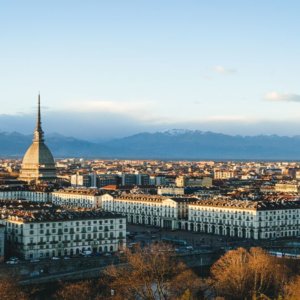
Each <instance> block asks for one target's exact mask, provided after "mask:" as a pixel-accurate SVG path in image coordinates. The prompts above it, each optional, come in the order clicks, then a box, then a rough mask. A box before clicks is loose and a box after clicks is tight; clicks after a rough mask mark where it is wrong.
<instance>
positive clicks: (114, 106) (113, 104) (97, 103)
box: [62, 100, 155, 121]
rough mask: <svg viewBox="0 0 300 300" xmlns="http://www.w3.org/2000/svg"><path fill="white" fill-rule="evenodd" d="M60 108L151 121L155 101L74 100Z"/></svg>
mask: <svg viewBox="0 0 300 300" xmlns="http://www.w3.org/2000/svg"><path fill="white" fill-rule="evenodd" d="M62 109H63V110H67V111H72V112H75V113H79V112H80V113H84V114H90V113H92V114H93V113H105V114H114V115H119V116H124V117H129V118H134V119H137V120H143V121H153V119H155V117H154V112H155V103H154V102H153V101H112V100H92V101H75V102H72V103H68V104H67V105H66V106H65V107H63V108H62Z"/></svg>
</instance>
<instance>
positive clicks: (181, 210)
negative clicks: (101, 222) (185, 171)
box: [102, 194, 195, 229]
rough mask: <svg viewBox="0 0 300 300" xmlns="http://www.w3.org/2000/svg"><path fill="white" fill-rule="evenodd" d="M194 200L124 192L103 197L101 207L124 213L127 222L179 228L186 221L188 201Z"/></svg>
mask: <svg viewBox="0 0 300 300" xmlns="http://www.w3.org/2000/svg"><path fill="white" fill-rule="evenodd" d="M194 200H195V198H183V197H172V198H169V197H163V196H159V195H155V196H152V195H143V194H141V195H136V194H125V195H121V196H117V197H115V198H111V197H107V198H106V199H105V198H103V199H102V208H103V210H105V211H110V212H115V213H119V214H122V215H125V216H126V217H127V221H128V222H129V223H133V224H145V225H152V226H157V227H163V228H170V229H179V228H182V226H184V225H183V223H184V222H187V218H188V203H190V202H193V201H194Z"/></svg>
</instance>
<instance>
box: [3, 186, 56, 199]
mask: <svg viewBox="0 0 300 300" xmlns="http://www.w3.org/2000/svg"><path fill="white" fill-rule="evenodd" d="M0 200H27V201H33V202H51V200H52V194H51V193H49V192H42V191H27V190H13V189H7V190H0Z"/></svg>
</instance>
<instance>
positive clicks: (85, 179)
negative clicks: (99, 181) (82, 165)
mask: <svg viewBox="0 0 300 300" xmlns="http://www.w3.org/2000/svg"><path fill="white" fill-rule="evenodd" d="M91 184H92V180H91V176H90V175H89V174H79V173H76V174H74V175H71V185H72V186H74V187H90V186H91Z"/></svg>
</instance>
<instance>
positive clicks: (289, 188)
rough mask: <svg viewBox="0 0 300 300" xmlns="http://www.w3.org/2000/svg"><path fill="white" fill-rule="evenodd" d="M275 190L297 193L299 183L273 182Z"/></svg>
mask: <svg viewBox="0 0 300 300" xmlns="http://www.w3.org/2000/svg"><path fill="white" fill-rule="evenodd" d="M275 192H279V193H298V192H299V185H298V183H297V182H279V183H276V184H275Z"/></svg>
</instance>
